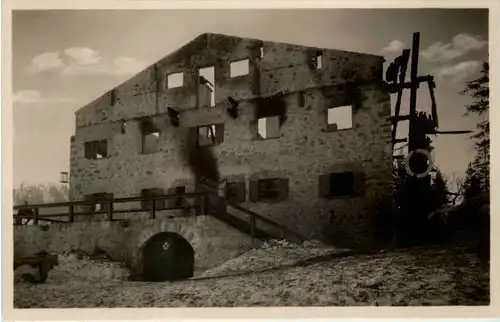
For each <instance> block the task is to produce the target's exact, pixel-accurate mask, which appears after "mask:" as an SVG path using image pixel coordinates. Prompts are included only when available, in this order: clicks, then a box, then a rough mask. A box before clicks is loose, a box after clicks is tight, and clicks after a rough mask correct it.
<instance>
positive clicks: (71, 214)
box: [68, 205, 75, 222]
mask: <svg viewBox="0 0 500 322" xmlns="http://www.w3.org/2000/svg"><path fill="white" fill-rule="evenodd" d="M68 221H69V222H75V205H70V206H69V218H68Z"/></svg>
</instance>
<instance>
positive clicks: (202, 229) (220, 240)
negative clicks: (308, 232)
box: [14, 216, 258, 270]
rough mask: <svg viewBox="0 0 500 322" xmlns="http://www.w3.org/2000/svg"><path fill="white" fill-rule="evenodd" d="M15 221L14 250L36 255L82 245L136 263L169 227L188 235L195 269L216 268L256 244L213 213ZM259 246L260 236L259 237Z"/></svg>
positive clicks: (23, 254)
mask: <svg viewBox="0 0 500 322" xmlns="http://www.w3.org/2000/svg"><path fill="white" fill-rule="evenodd" d="M46 227H48V229H41V228H40V227H39V226H33V225H29V226H14V255H15V256H16V257H27V256H32V255H33V254H34V253H35V252H37V251H40V250H45V251H47V252H49V253H65V252H69V251H71V250H81V251H84V252H87V253H90V254H91V253H92V252H93V251H94V250H95V249H96V248H99V249H102V250H104V251H106V253H108V254H109V255H110V256H111V257H112V258H113V259H114V260H116V261H121V262H125V263H127V264H129V265H130V266H131V267H134V268H136V267H137V264H138V254H139V250H140V247H141V246H142V245H143V243H144V242H146V241H147V240H148V239H149V238H150V237H152V236H153V235H155V234H157V233H160V232H164V231H169V232H174V233H178V234H179V235H181V236H183V237H184V238H186V240H187V241H189V243H191V245H192V246H193V248H194V250H195V269H196V270H202V269H207V268H210V267H213V266H215V265H217V264H220V263H221V262H224V261H225V260H228V259H230V258H233V257H235V256H237V255H239V254H241V253H243V252H245V251H247V250H249V249H250V248H251V247H252V240H251V238H250V237H249V236H247V235H245V234H242V233H240V232H238V231H236V230H234V229H233V228H231V227H230V226H227V225H226V224H224V223H222V222H220V221H218V220H217V219H215V218H213V217H209V216H198V217H190V218H175V219H149V220H135V221H130V222H129V223H128V226H124V225H123V224H122V223H120V222H116V221H115V222H109V221H94V222H89V223H83V222H77V223H73V224H52V225H49V226H46ZM254 243H255V244H254V245H255V246H256V245H258V241H256V240H255V241H254Z"/></svg>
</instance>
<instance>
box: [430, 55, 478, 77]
mask: <svg viewBox="0 0 500 322" xmlns="http://www.w3.org/2000/svg"><path fill="white" fill-rule="evenodd" d="M481 66H482V62H481V61H479V60H470V61H464V62H461V63H458V64H455V65H445V66H442V67H439V68H437V69H436V70H435V74H436V75H437V77H440V78H448V79H451V81H452V82H459V81H463V80H465V79H467V78H468V77H470V76H471V75H472V74H474V73H475V72H477V71H478V70H480V68H481Z"/></svg>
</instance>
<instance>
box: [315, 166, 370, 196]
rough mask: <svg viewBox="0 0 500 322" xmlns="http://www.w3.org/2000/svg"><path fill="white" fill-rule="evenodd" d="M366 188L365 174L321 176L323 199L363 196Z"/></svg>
mask: <svg viewBox="0 0 500 322" xmlns="http://www.w3.org/2000/svg"><path fill="white" fill-rule="evenodd" d="M364 187H365V174H364V173H363V172H359V171H357V172H353V171H346V172H337V173H329V174H324V175H320V176H319V191H320V196H321V197H350V196H356V195H362V194H363V193H364Z"/></svg>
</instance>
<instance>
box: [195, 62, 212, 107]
mask: <svg viewBox="0 0 500 322" xmlns="http://www.w3.org/2000/svg"><path fill="white" fill-rule="evenodd" d="M199 72H200V77H199V80H200V82H199V85H198V105H199V107H208V106H215V68H214V67H213V66H212V67H206V68H201V69H200V71H199Z"/></svg>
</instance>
